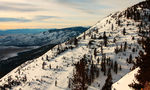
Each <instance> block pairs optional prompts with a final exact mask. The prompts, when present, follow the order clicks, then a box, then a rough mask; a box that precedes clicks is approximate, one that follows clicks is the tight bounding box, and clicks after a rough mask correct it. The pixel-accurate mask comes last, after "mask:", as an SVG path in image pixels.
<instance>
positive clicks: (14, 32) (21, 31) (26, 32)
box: [0, 29, 50, 35]
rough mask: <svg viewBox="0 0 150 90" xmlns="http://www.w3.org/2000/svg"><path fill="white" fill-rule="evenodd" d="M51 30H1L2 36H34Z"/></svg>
mask: <svg viewBox="0 0 150 90" xmlns="http://www.w3.org/2000/svg"><path fill="white" fill-rule="evenodd" d="M48 30H50V29H8V30H0V35H6V34H34V33H39V32H44V31H48Z"/></svg>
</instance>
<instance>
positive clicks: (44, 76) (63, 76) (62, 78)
mask: <svg viewBox="0 0 150 90" xmlns="http://www.w3.org/2000/svg"><path fill="white" fill-rule="evenodd" d="M119 13H120V12H118V13H115V14H112V15H110V16H108V17H106V18H104V19H103V20H101V21H99V22H98V23H97V24H95V25H94V26H93V27H91V28H90V29H89V30H87V31H86V32H85V33H86V34H87V35H86V39H85V40H84V39H83V34H81V35H80V36H78V38H81V39H80V40H79V45H78V47H75V48H74V49H73V50H71V49H69V50H66V51H65V52H63V53H61V54H59V55H57V48H58V46H59V47H61V48H64V47H69V45H66V44H65V43H62V44H61V45H57V46H55V47H54V48H53V49H51V50H49V51H48V52H47V53H45V54H44V55H42V56H41V57H39V58H37V59H34V60H30V61H27V62H25V63H24V64H22V65H21V66H19V67H17V68H16V69H14V70H13V71H11V72H10V73H8V74H7V75H6V76H4V77H3V78H1V79H0V85H4V84H7V83H8V82H7V79H8V77H10V76H11V78H12V79H14V80H17V79H18V80H20V79H21V78H23V77H26V78H27V81H26V82H21V85H19V86H15V87H13V88H12V90H70V89H69V88H68V78H70V77H72V73H73V69H74V68H75V67H74V65H73V63H75V62H78V61H79V60H80V59H81V58H82V57H83V55H84V54H89V55H91V54H92V53H93V49H92V47H93V48H97V52H98V56H97V58H98V57H99V58H100V59H101V56H102V55H101V53H100V50H101V48H100V47H99V46H100V43H101V42H102V39H91V36H90V35H89V34H88V33H90V32H91V33H92V35H96V37H99V36H102V35H103V33H104V31H105V32H106V35H107V36H109V37H108V46H107V47H103V49H104V53H105V54H106V56H107V57H110V58H111V60H113V61H117V62H118V64H119V65H121V67H122V70H121V71H118V74H116V73H114V72H113V71H112V78H113V83H115V82H117V81H118V80H120V79H121V78H122V77H123V76H124V75H126V74H127V73H129V72H130V71H131V70H130V68H132V66H133V65H132V64H128V63H127V62H126V59H127V58H129V55H130V54H132V57H133V60H134V58H135V57H137V56H138V52H139V51H140V50H142V47H141V46H140V45H139V44H138V43H137V39H139V38H140V37H139V36H138V34H137V32H138V28H137V24H139V23H138V22H134V21H133V20H128V19H126V18H124V17H121V18H120V20H121V26H118V25H117V24H116V20H117V17H118V14H119ZM113 16H114V17H115V18H113ZM127 24H130V25H128V26H127ZM112 25H113V28H114V29H113V30H112V29H111V27H112ZM124 28H126V32H127V34H126V35H123V34H122V31H123V29H124ZM95 29H98V32H96V31H95ZM114 37H115V38H116V40H117V41H116V43H114V42H113V39H114ZM133 37H134V40H133V39H132V38H133ZM90 40H94V41H95V42H94V45H92V46H91V48H89V47H88V43H89V41H90ZM125 41H126V42H127V44H128V48H127V50H126V51H124V52H119V53H118V54H116V53H114V49H115V47H116V45H118V47H120V45H121V44H123V45H124V42H125ZM133 48H136V50H137V51H136V52H132V49H133ZM46 55H48V59H49V60H46ZM42 58H43V59H42ZM97 58H96V59H97ZM96 59H93V61H94V63H96ZM43 62H45V63H46V65H45V69H42V63H43ZM49 65H51V67H52V68H51V69H49ZM57 66H58V68H56V67H57ZM99 67H100V63H99ZM136 71H137V69H136V70H135V71H134V72H136ZM131 74H132V72H131ZM129 75H130V74H129ZM106 78H107V76H104V74H103V72H100V76H99V77H98V78H96V79H95V80H94V82H93V83H92V85H90V86H89V87H88V90H101V88H102V87H103V85H104V83H105V80H106ZM129 78H130V77H129ZM131 78H133V75H132V76H131ZM125 80H126V77H125V79H124V78H122V79H121V81H118V82H117V83H122V82H126V81H125ZM55 81H57V86H55ZM131 81H132V80H131ZM128 83H130V82H127V84H128ZM131 83H132V82H131ZM98 84H100V87H98ZM120 85H122V84H120ZM113 87H115V88H116V87H118V89H117V90H123V89H119V88H120V87H121V86H118V84H116V83H115V84H113ZM126 88H128V87H126ZM126 90H130V89H129V88H128V89H126Z"/></svg>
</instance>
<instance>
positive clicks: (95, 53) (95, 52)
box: [94, 48, 97, 58]
mask: <svg viewBox="0 0 150 90" xmlns="http://www.w3.org/2000/svg"><path fill="white" fill-rule="evenodd" d="M94 56H95V58H96V56H97V50H96V48H95V49H94Z"/></svg>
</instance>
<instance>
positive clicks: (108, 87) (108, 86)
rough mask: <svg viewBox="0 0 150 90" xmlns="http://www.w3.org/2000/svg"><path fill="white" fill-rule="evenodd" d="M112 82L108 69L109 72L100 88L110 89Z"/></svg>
mask: <svg viewBox="0 0 150 90" xmlns="http://www.w3.org/2000/svg"><path fill="white" fill-rule="evenodd" d="M112 84H113V82H112V75H111V69H109V74H108V76H107V79H106V81H105V84H104V86H103V87H102V90H111V87H112Z"/></svg>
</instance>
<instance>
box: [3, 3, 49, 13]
mask: <svg viewBox="0 0 150 90" xmlns="http://www.w3.org/2000/svg"><path fill="white" fill-rule="evenodd" d="M43 10H46V9H44V8H39V7H38V6H36V5H34V4H29V3H19V2H3V1H0V11H18V12H33V11H43Z"/></svg>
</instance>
